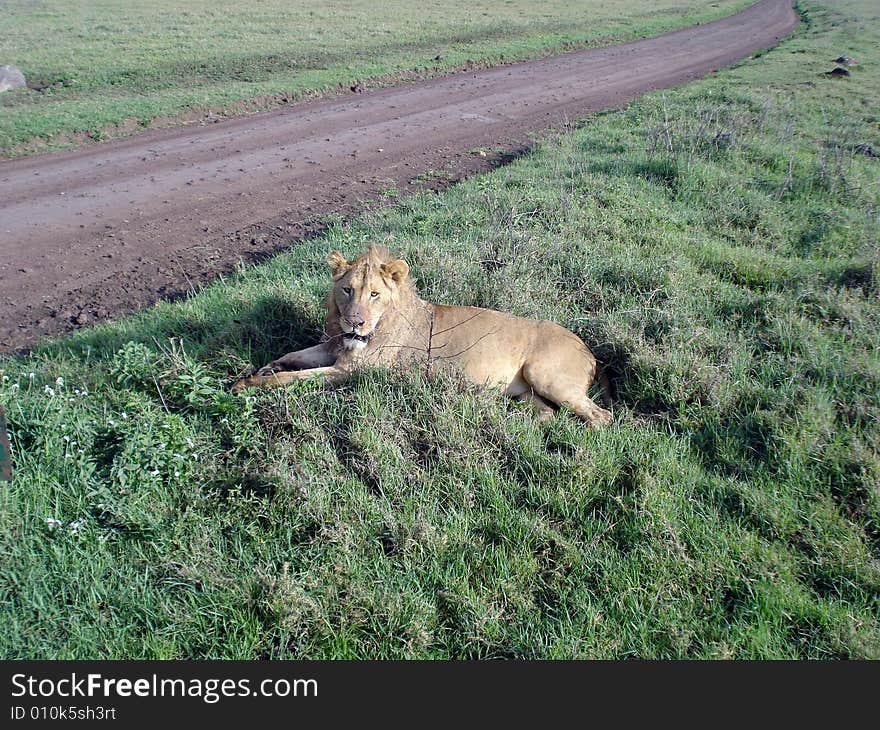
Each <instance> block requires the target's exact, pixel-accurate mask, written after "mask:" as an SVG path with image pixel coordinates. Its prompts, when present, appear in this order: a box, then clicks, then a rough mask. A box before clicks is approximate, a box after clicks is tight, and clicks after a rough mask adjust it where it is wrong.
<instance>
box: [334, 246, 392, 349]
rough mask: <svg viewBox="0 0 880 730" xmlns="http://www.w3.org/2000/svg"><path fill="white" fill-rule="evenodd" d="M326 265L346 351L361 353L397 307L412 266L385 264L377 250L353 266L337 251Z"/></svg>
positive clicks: (374, 248) (369, 252)
mask: <svg viewBox="0 0 880 730" xmlns="http://www.w3.org/2000/svg"><path fill="white" fill-rule="evenodd" d="M327 263H328V264H329V265H330V271H331V273H332V275H333V292H332V295H331V296H332V300H333V302H334V303H335V305H336V309H337V311H338V313H339V315H338V316H339V326H340V328H341V329H342V339H343V343H344V345H345V348H346V349H348V350H362V349H364V348H365V347H366V346H367V345H368V344H369V341H370V338H371V337H372V336H373V333H374V332H375V331H376V328H377V327H380V326H381V322H382V317H383V316H384V315H385V313H386V312H387V311H388V310H389V308H392V307H395V306H396V304H397V301H398V298H399V297H398V295H399V292H400V287H401V286H402V285H403V284H404V282H405V280H406V276H407V274H408V272H409V266H408V265H407V263H406V261H403V260H401V259H398V260H394V261H385V260H384V257H383V255H382V252H381V251H380V250H379V249H377V248H376V247H375V246H372V247H370V250H369V251H368V252H367V253H366V254H365V255H364V256H361V257H360V258H359V259H356V260H355V261H353V262H351V263H349V262H348V261H346V260H345V258H344V257H343V256H342V254H340V253H338V252H336V251H334V252H333V253H331V254H330V256H328V257H327Z"/></svg>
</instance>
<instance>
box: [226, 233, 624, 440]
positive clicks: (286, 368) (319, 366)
mask: <svg viewBox="0 0 880 730" xmlns="http://www.w3.org/2000/svg"><path fill="white" fill-rule="evenodd" d="M327 263H328V265H329V266H330V273H331V275H332V278H333V287H332V289H331V291H330V293H329V295H328V297H327V303H326V307H327V320H326V330H325V336H324V337H323V339H322V341H321V342H320V343H319V344H317V345H315V346H313V347H307V348H305V349H304V350H297V351H295V352H290V353H288V354H286V355H284V356H283V357H280V358H278V359H277V360H273V361H272V362H271V363H269V364H268V365H265V366H264V367H262V368H260V369H259V370H258V371H257V372H256V374H254V375H252V376H250V377H246V378H242V379H241V380H239V381H238V382H236V383H235V385H234V386H233V388H232V390H233V392H234V393H240V392H241V391H243V390H244V389H245V388H249V387H254V386H255V387H279V386H284V385H288V384H289V383H293V382H295V381H298V380H305V379H308V378H315V377H322V378H326V379H327V380H329V381H330V382H333V383H338V382H342V381H344V380H345V379H347V378H349V377H350V376H351V375H352V374H353V373H354V372H356V371H357V370H359V369H361V368H364V367H394V366H403V367H411V366H418V367H420V368H423V369H424V371H425V372H426V374H428V375H430V374H431V373H432V372H435V371H436V370H437V369H439V368H444V367H455V368H458V369H459V370H460V371H461V372H462V373H464V375H465V376H466V377H467V378H468V379H470V380H471V381H473V382H474V383H477V384H480V385H484V386H490V387H491V386H494V387H499V388H500V389H501V390H503V392H504V393H505V394H506V395H508V396H511V397H512V398H515V399H518V400H522V401H526V402H529V403H531V404H532V405H533V406H534V407H535V408H536V410H537V413H538V417H539V418H540V420H546V419H548V418H550V417H552V416H553V415H554V413H555V412H556V410H557V409H558V408H560V407H565V408H568V409H569V410H571V411H572V412H573V413H574V414H575V415H577V416H578V417H580V418H581V419H583V420H584V421H586V423H587V424H589V425H590V426H593V427H597V426H605V425H608V424H609V423H611V421H612V415H611V413H610V411H608V410H606V409H604V408H601V407H599V406H598V405H597V404H596V403H594V402H593V401H592V400H591V399H590V398H588V397H587V391H588V389H589V387H590V385H591V384H592V382H593V380H594V378H596V377H597V370H598V367H597V362H596V358H595V357H594V356H593V353H592V352H591V351H590V349H589V348H588V347H587V346H586V345H585V344H584V343H583V342H582V341H581V339H580V338H579V337H578V336H577V335H575V334H574V333H573V332H570V331H569V330H567V329H565V328H564V327H561V326H560V325H558V324H555V323H554V322H547V321H538V320H533V319H524V318H522V317H514V316H513V315H510V314H505V313H503V312H498V311H495V310H492V309H482V308H480V307H463V306H450V305H445V304H432V303H431V302H426V301H424V300H422V299H421V298H420V297H419V296H418V294H417V293H416V289H415V286H414V283H413V281H412V279H411V278H410V276H409V265H408V264H407V263H406V261H404V260H403V259H395V258H392V256H391V255H390V254H389V253H388V251H387V250H386V249H384V248H380V247H378V246H371V247H370V248H369V250H368V251H367V252H366V253H365V254H363V255H362V256H360V257H359V258H357V259H355V260H354V261H352V262H348V261H346V260H345V257H344V256H343V255H342V254H341V253H339V252H338V251H333V252H332V253H331V254H330V255H329V256H328V257H327ZM598 378H599V381H600V383H601V384H602V387H603V389H604V391H605V398H606V401H608V400H610V394H609V386H608V380H607V378H606V377H605V376H604V375H603V374H601V372H599V373H598Z"/></svg>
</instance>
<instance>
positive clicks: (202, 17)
mask: <svg viewBox="0 0 880 730" xmlns="http://www.w3.org/2000/svg"><path fill="white" fill-rule="evenodd" d="M746 4H748V2H747V0H716V1H715V2H712V3H702V2H699V1H698V0H642V1H637V0H605V1H604V2H602V3H587V2H579V3H573V2H566V1H564V0H549V1H547V2H541V3H534V2H529V1H528V0H481V1H479V2H468V3H461V2H455V1H454V0H440V1H438V2H431V3H415V2H411V1H410V0H392V1H390V2H382V3H375V2H370V1H369V0H349V2H329V0H302V1H300V2H293V3H292V2H288V1H287V0H260V1H259V2H256V3H241V2H237V1H235V0H210V2H209V1H208V0H187V2H185V3H181V2H177V0H145V1H143V2H132V0H3V2H2V3H0V9H2V13H3V27H4V29H5V32H4V33H2V34H0V64H3V63H14V64H16V65H17V66H19V67H20V68H21V69H22V71H23V72H24V74H25V76H26V77H27V79H28V81H29V83H30V84H31V85H32V86H34V87H40V90H35V89H32V90H23V91H20V92H14V93H5V94H0V154H6V155H9V154H14V153H21V152H25V151H29V150H33V149H45V148H46V147H47V146H63V145H66V144H72V143H76V142H80V141H83V140H87V139H89V138H92V139H101V138H104V137H106V136H108V135H114V134H124V133H131V132H134V131H137V129H139V128H143V127H144V126H146V125H148V124H150V123H151V122H153V121H154V120H156V119H157V118H165V117H169V116H172V117H173V116H175V115H179V114H181V113H183V112H186V111H188V110H190V109H212V110H218V111H220V112H222V110H224V109H229V110H233V111H241V110H242V109H245V108H246V109H248V110H255V109H259V108H266V107H270V106H273V105H277V104H281V103H283V101H282V99H281V98H280V97H283V98H285V99H297V98H300V97H302V96H303V95H304V94H308V93H311V92H315V91H318V92H321V91H327V90H330V91H333V90H336V89H338V87H339V85H340V84H341V85H342V87H343V89H347V88H348V87H349V86H351V85H352V84H353V83H355V82H356V81H358V80H364V79H370V78H376V77H383V76H388V75H394V74H398V73H401V72H406V71H409V70H412V69H420V70H422V71H424V69H425V68H426V67H428V68H430V69H436V71H431V73H440V72H442V70H443V69H452V68H455V67H457V66H459V65H461V64H463V63H465V62H466V61H468V60H472V61H475V62H480V63H484V62H486V63H499V62H502V61H505V60H506V61H509V60H513V59H521V58H531V57H534V56H537V55H540V54H541V53H542V52H544V51H546V50H547V49H557V50H558V49H560V48H563V47H565V46H566V44H570V43H584V42H587V43H588V44H595V45H598V44H604V43H608V42H611V41H612V40H620V39H630V38H638V37H642V36H647V35H655V34H658V33H661V32H664V31H667V30H672V29H674V28H678V27H683V26H686V25H690V24H692V23H694V22H697V21H705V20H708V19H711V18H715V17H719V16H721V15H725V14H728V13H730V12H732V11H733V10H734V9H736V8H739V7H742V6H744V5H746ZM437 56H442V58H441V59H440V60H436V57H437ZM251 100H256V101H255V102H252V101H251ZM243 103H244V106H242V104H243ZM35 139H36V140H39V144H36V145H34V144H26V143H29V142H32V141H33V140H35Z"/></svg>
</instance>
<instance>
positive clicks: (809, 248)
mask: <svg viewBox="0 0 880 730" xmlns="http://www.w3.org/2000/svg"><path fill="white" fill-rule="evenodd" d="M800 11H801V13H802V15H803V18H804V20H805V22H804V23H803V24H802V26H801V27H800V29H799V30H798V31H797V33H796V35H795V36H794V37H792V38H791V39H788V40H786V41H784V42H783V43H782V44H781V45H780V46H779V47H778V48H776V49H774V50H772V51H769V52H767V53H765V54H762V55H760V57H757V58H753V59H750V60H748V61H746V62H744V63H742V64H740V65H739V66H737V67H736V68H734V69H731V70H727V71H723V72H721V73H719V74H716V75H715V76H713V77H712V78H711V79H708V80H704V81H701V82H698V83H694V84H691V85H688V86H686V87H682V88H680V89H677V90H673V91H667V92H663V93H656V94H653V95H650V96H648V97H645V98H644V99H642V100H640V101H638V102H635V103H632V104H630V105H629V106H627V107H626V108H625V109H623V110H620V111H613V112H607V113H604V114H601V115H598V116H596V117H593V118H591V119H589V120H587V121H586V122H585V123H584V124H582V125H581V126H579V127H577V128H575V129H572V130H569V131H568V132H565V133H560V134H559V135H558V136H556V137H552V138H549V139H548V140H546V141H545V142H543V143H542V144H540V145H539V146H538V147H537V148H536V149H535V150H534V151H533V152H532V153H530V154H529V155H527V156H526V157H525V158H524V159H520V160H519V161H517V162H515V163H513V164H511V165H510V166H508V167H505V168H502V169H499V170H497V171H495V172H493V173H490V174H486V175H481V176H479V177H476V178H473V179H471V180H469V181H467V182H465V183H463V184H461V185H458V186H456V187H455V188H453V189H451V190H449V191H447V192H445V193H442V194H436V195H435V194H424V195H420V196H415V197H412V198H408V199H405V200H403V201H401V202H400V203H399V204H397V205H396V206H395V207H393V208H391V209H387V210H383V211H380V212H376V213H373V214H371V215H369V216H367V217H364V218H362V219H359V220H356V221H354V222H352V223H350V224H341V225H338V226H336V227H334V228H333V229H332V230H330V232H329V233H327V234H326V235H325V236H322V237H320V238H318V239H316V240H313V241H311V242H308V243H306V244H304V245H301V246H298V247H297V248H295V249H294V250H293V251H292V252H291V253H289V254H285V255H282V256H279V257H277V258H276V259H274V260H273V261H271V262H270V263H268V264H266V265H263V266H260V267H257V268H250V269H247V270H245V271H242V272H240V273H239V274H237V275H236V276H234V277H232V278H229V279H227V280H226V281H224V282H220V283H218V284H216V285H214V286H211V287H209V288H206V289H205V290H204V291H202V292H200V293H199V294H198V295H196V296H194V297H192V298H191V299H189V300H186V301H181V302H178V303H174V304H164V305H160V306H157V307H155V308H153V309H150V310H148V311H146V312H144V313H142V314H140V315H138V316H135V317H130V318H126V319H124V320H122V321H120V322H118V323H115V324H109V325H105V326H101V327H97V328H94V329H91V330H88V331H83V332H80V333H78V334H76V335H75V336H73V337H71V338H69V339H66V340H63V341H59V342H57V343H50V344H47V345H45V346H44V347H42V348H41V349H39V350H37V351H35V352H34V353H32V354H31V355H29V356H27V357H18V358H7V359H5V360H0V371H2V372H0V378H2V382H0V399H2V402H3V403H4V404H5V405H6V408H7V412H8V418H9V421H10V429H11V438H12V445H13V452H14V459H15V478H14V480H13V482H11V484H10V485H8V486H6V487H4V488H3V489H2V490H0V494H2V510H0V550H2V554H3V558H2V561H0V625H2V626H3V630H2V632H0V656H3V657H5V658H9V657H29V658H60V657H68V658H96V657H147V658H184V657H214V658H217V657H228V658H243V659H247V658H299V657H312V658H330V657H334V658H337V657H361V658H375V657H426V658H442V657H469V658H485V657H523V658H532V657H600V658H623V657H646V658H648V657H651V658H671V657H712V658H722V657H738V658H830V657H840V658H843V657H867V658H880V490H878V483H880V455H878V444H880V426H878V419H880V352H878V350H880V284H878V281H880V279H878V275H880V253H878V230H880V225H878V214H880V207H878V202H880V201H878V182H880V161H878V160H877V159H876V158H874V157H871V156H870V155H869V154H868V153H869V151H870V149H873V150H875V151H876V150H880V128H878V122H880V119H878V116H877V114H878V109H880V74H878V73H877V69H878V64H880V22H878V21H880V18H878V9H877V6H876V4H875V3H872V2H862V1H861V0H848V1H846V2H839V3H834V4H833V6H831V5H823V4H820V3H816V2H810V3H803V4H802V5H801V7H800ZM842 53H845V54H847V55H849V56H852V57H854V58H856V59H857V60H858V62H859V63H858V65H857V66H853V67H852V69H851V71H852V73H851V76H850V77H848V78H835V77H829V76H826V75H824V72H826V71H827V70H829V69H830V68H832V67H833V65H834V64H833V63H832V62H831V61H832V60H833V59H834V58H836V57H837V56H839V55H840V54H842ZM368 242H380V243H384V244H386V245H388V246H390V247H391V248H392V249H394V250H396V251H399V252H400V253H401V254H403V255H405V256H406V257H407V259H408V260H409V262H410V264H411V265H412V269H413V271H414V273H415V275H416V276H417V277H418V279H419V286H420V288H421V291H422V293H423V295H424V296H425V297H427V298H430V299H433V300H436V301H443V302H450V303H467V304H477V305H485V306H491V307H496V308H500V309H504V310H508V311H513V312H515V313H517V314H520V315H526V316H534V317H545V318H550V319H553V320H555V321H557V322H560V323H561V324H563V325H565V326H567V327H569V328H571V329H572V330H574V331H575V332H577V333H578V334H580V335H581V336H582V337H583V338H584V339H585V340H586V341H587V342H588V343H590V345H591V346H592V347H593V348H594V350H595V351H596V352H597V354H598V355H599V356H600V358H601V359H603V360H604V361H605V362H607V363H608V365H609V368H610V371H611V374H612V375H613V376H614V384H615V388H616V396H615V401H616V404H615V416H616V423H615V425H614V426H613V427H611V428H608V429H606V430H602V431H590V430H587V429H585V428H584V427H583V426H582V424H581V423H580V422H579V421H577V420H576V419H574V418H572V417H571V416H570V415H568V414H562V415H560V416H558V417H557V418H556V419H554V420H552V421H551V422H549V423H548V424H543V425H542V424H538V423H537V422H536V421H535V419H534V417H533V415H532V414H531V412H530V411H529V410H528V409H526V408H524V407H521V406H520V405H518V404H514V403H511V402H508V401H507V400H506V399H504V398H502V397H500V396H498V395H497V394H494V393H487V392H482V391H479V390H475V389H473V388H470V387H468V386H466V385H465V384H463V383H461V382H459V381H457V380H456V379H455V378H453V377H446V378H443V379H438V380H432V381H425V380H423V379H422V378H421V377H420V376H419V375H418V374H417V373H404V374H392V373H388V372H372V373H367V374H364V375H363V376H361V377H359V378H358V379H357V381H356V382H353V383H351V384H348V385H346V386H343V387H339V388H329V387H326V386H324V385H322V384H320V383H309V384H304V385H301V386H298V387H292V388H290V389H288V390H286V391H278V392H256V393H251V394H249V395H248V396H247V397H233V396H231V395H230V394H229V392H228V387H229V384H230V383H231V382H232V380H233V379H234V377H235V376H236V375H237V374H238V373H240V372H242V371H244V370H245V369H246V368H247V367H248V366H249V365H250V364H254V365H261V364H263V363H264V362H266V361H268V360H269V359H270V358H272V357H275V356H277V355H278V354H280V353H282V352H285V351H287V350H289V349H292V348H294V347H299V346H304V345H307V344H311V343H313V342H314V341H316V340H317V338H318V335H319V332H320V330H321V326H322V306H321V304H322V299H323V296H324V294H325V292H326V290H327V286H328V280H327V276H326V272H325V266H324V264H323V258H324V256H325V255H326V253H327V252H328V251H330V250H332V249H337V248H338V249H340V250H342V251H344V252H345V253H347V254H349V255H353V254H356V253H357V252H358V251H360V250H361V249H363V248H364V247H365V246H366V245H367V243H368Z"/></svg>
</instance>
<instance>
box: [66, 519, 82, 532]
mask: <svg viewBox="0 0 880 730" xmlns="http://www.w3.org/2000/svg"><path fill="white" fill-rule="evenodd" d="M84 524H86V518H85V517H80V518H79V519H77V520H74V521H73V522H71V523H70V524H69V525H68V526H67V529H68V530H70V531H71V532H72V533H73V534H74V535H75V534H76V533H77V532H79V528H80V527H82V526H83V525H84Z"/></svg>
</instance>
